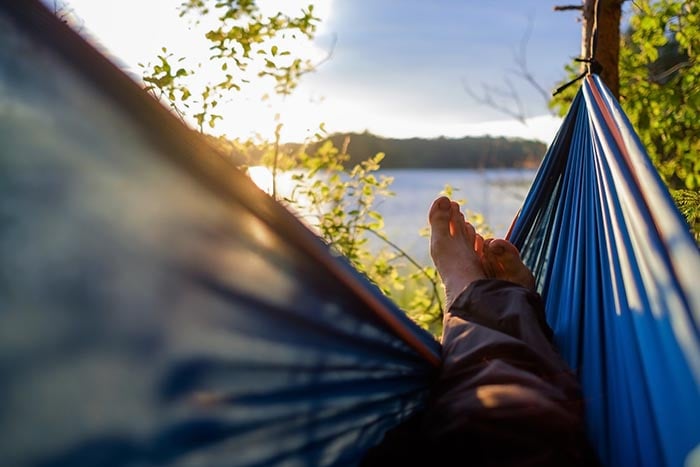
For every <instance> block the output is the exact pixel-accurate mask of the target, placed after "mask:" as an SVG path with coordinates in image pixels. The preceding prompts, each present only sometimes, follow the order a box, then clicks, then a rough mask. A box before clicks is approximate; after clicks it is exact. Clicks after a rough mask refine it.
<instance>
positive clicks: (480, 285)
mask: <svg viewBox="0 0 700 467" xmlns="http://www.w3.org/2000/svg"><path fill="white" fill-rule="evenodd" d="M429 218H430V224H431V229H432V233H431V242H430V244H431V255H432V257H433V260H434V262H435V265H436V267H437V269H438V272H439V274H440V277H441V279H442V280H443V283H444V285H445V292H446V296H447V303H448V311H447V312H446V314H445V317H444V321H443V323H444V327H443V338H442V341H443V367H442V369H441V374H440V377H439V380H438V382H437V384H436V387H435V390H434V394H433V398H432V402H431V405H430V407H429V409H428V412H427V414H426V430H427V432H428V435H429V437H430V439H431V442H432V443H435V445H436V449H437V453H439V454H438V455H439V456H441V461H442V462H445V461H446V460H447V459H451V458H453V457H456V458H458V462H461V463H465V462H466V463H472V464H474V465H577V464H578V465H581V464H586V463H590V462H591V461H592V460H593V458H592V457H591V456H590V451H589V450H588V447H587V444H586V441H585V437H584V434H583V415H582V401H581V397H580V391H579V385H578V383H577V381H576V378H575V377H574V375H573V373H572V372H571V371H570V370H569V369H568V368H567V366H566V364H565V363H564V361H563V360H562V359H561V357H560V356H559V355H558V353H557V352H556V350H555V349H554V347H553V345H552V343H551V330H550V329H549V327H548V326H547V324H546V322H545V320H544V308H543V304H542V301H541V298H540V297H539V295H538V294H537V293H536V292H535V291H534V290H533V287H534V279H533V278H532V274H531V273H530V272H529V270H528V269H527V268H526V267H525V266H524V265H523V264H522V262H521V261H520V257H519V254H518V252H517V249H515V247H513V246H512V245H511V244H509V243H508V242H506V241H505V240H487V241H484V240H483V239H479V236H478V235H477V234H476V233H475V232H474V229H473V227H471V226H470V225H469V224H467V223H465V222H464V220H463V216H462V215H461V213H459V210H458V207H456V206H455V204H453V203H451V202H450V201H449V200H448V199H447V198H439V199H438V200H436V201H435V203H433V206H432V207H431V210H430V214H429Z"/></svg>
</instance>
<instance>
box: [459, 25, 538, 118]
mask: <svg viewBox="0 0 700 467" xmlns="http://www.w3.org/2000/svg"><path fill="white" fill-rule="evenodd" d="M533 24H534V21H533V19H532V17H529V18H528V24H527V29H526V30H525V33H524V34H523V37H522V40H521V41H520V46H519V48H518V49H517V51H516V52H515V53H514V54H513V61H514V62H515V64H516V65H517V67H516V68H515V69H509V70H508V71H509V73H510V74H511V75H515V76H516V77H517V78H519V79H522V80H524V81H525V82H526V83H528V84H529V85H530V86H532V87H533V88H534V89H535V90H536V91H537V93H538V94H540V96H542V99H543V100H544V103H545V108H548V105H547V104H548V103H549V99H550V96H549V92H548V91H547V90H546V89H545V88H544V87H543V86H542V85H541V84H540V83H539V82H537V79H535V76H534V75H533V73H532V72H531V71H530V68H529V66H528V63H527V48H528V44H529V42H530V36H531V35H532V30H533ZM503 81H504V82H505V87H500V86H493V85H489V84H485V83H482V84H481V88H482V93H477V92H475V91H474V90H473V89H472V88H471V87H470V86H469V84H468V83H467V82H466V80H465V79H462V87H463V88H464V91H465V92H466V93H467V94H469V96H471V98H472V99H474V100H475V101H476V102H477V103H479V104H482V105H486V106H489V107H491V108H493V109H496V110H497V111H499V112H501V113H503V114H505V115H508V116H509V117H512V118H514V119H516V120H518V121H519V122H520V123H522V124H523V125H526V124H527V123H526V118H527V112H526V108H525V105H524V104H523V101H522V99H521V97H520V94H519V92H518V90H517V88H516V87H515V86H514V85H513V82H512V81H511V80H510V79H508V77H507V76H505V77H504V78H503Z"/></svg>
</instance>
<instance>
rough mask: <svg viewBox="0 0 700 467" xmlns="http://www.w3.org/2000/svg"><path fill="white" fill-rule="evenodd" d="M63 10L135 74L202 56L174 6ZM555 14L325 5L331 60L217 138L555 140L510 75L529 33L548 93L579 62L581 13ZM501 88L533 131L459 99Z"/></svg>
mask: <svg viewBox="0 0 700 467" xmlns="http://www.w3.org/2000/svg"><path fill="white" fill-rule="evenodd" d="M262 1H265V0H262ZM290 1H292V0H285V2H284V4H287V5H289V2H290ZM47 3H49V4H51V3H52V2H47ZM66 3H68V4H70V5H71V6H72V7H73V8H74V9H75V12H76V13H77V15H78V16H79V17H80V18H82V20H83V24H84V29H85V30H86V31H88V32H89V33H90V34H91V35H92V36H94V37H96V38H97V40H99V41H100V42H101V43H102V44H103V45H104V47H106V48H107V49H108V50H110V51H111V53H112V55H113V56H115V57H117V59H118V61H119V62H120V63H121V64H122V66H124V68H125V69H126V70H127V71H129V72H131V73H132V74H134V75H136V74H138V69H137V66H136V63H137V62H139V61H140V62H144V61H148V60H152V59H153V58H154V57H155V56H156V54H157V52H158V50H159V48H160V46H163V45H167V46H169V49H170V50H172V51H173V52H175V54H176V55H188V56H196V55H197V54H201V53H200V52H195V51H194V50H195V49H193V48H192V47H194V45H193V44H194V43H195V42H196V41H195V40H193V39H191V38H192V37H193V32H192V30H191V26H190V25H188V24H186V22H184V21H183V20H182V19H180V18H179V17H178V15H177V12H176V11H175V9H174V7H175V6H176V5H177V4H179V2H178V1H174V0H150V1H149V2H142V1H139V0H122V1H121V2H107V1H96V0H70V1H66ZM267 3H268V4H270V5H272V7H276V6H278V5H280V4H282V3H281V2H274V1H271V0H268V1H267ZM560 3H561V2H560V1H550V0H520V1H517V0H482V1H476V0H462V1H457V0H434V1H425V0H422V1H417V0H318V1H317V2H316V5H317V7H318V10H319V12H320V14H321V16H322V24H321V28H320V29H319V34H318V36H317V38H316V41H315V43H314V46H315V48H316V49H317V51H320V53H323V51H328V50H329V48H330V46H331V44H332V43H333V42H334V41H335V47H334V48H333V52H332V57H331V59H330V60H329V61H327V62H325V63H323V64H322V65H321V66H320V67H319V69H318V70H317V71H316V72H315V73H314V74H311V75H307V76H305V77H304V78H303V80H302V82H301V85H300V86H299V88H298V90H297V91H296V92H295V94H294V95H293V96H292V97H290V98H286V99H284V100H281V99H272V100H271V101H268V102H267V103H264V104H263V103H261V102H260V100H259V94H260V90H259V89H256V90H254V92H253V91H251V93H250V95H239V96H236V97H235V98H234V99H232V102H231V103H229V104H230V105H229V106H228V107H226V106H224V107H222V108H223V109H224V110H226V109H228V110H229V111H230V114H229V115H225V121H224V122H223V123H222V124H220V125H219V126H218V128H217V131H218V132H222V133H225V134H228V135H229V136H243V137H245V136H250V135H251V134H252V133H254V132H257V133H260V134H261V135H263V136H265V137H269V135H270V134H271V131H272V129H273V128H274V121H273V120H274V118H273V117H274V114H275V113H280V114H281V115H282V117H281V118H282V121H283V123H285V131H286V133H285V139H288V140H299V139H301V138H303V137H304V136H306V135H309V134H312V133H313V132H315V129H316V128H317V127H318V124H319V123H321V122H325V123H326V128H327V129H328V130H329V131H363V130H370V131H372V132H374V133H378V134H380V135H383V136H390V137H411V136H423V137H434V136H450V137H460V136H465V135H478V134H492V135H505V136H521V137H532V138H537V139H541V140H543V141H548V140H549V139H551V138H552V137H553V134H554V132H555V131H556V127H557V124H558V119H556V118H553V117H551V116H548V111H547V109H546V107H545V105H544V100H543V98H542V97H541V96H540V95H539V94H538V93H537V92H536V91H535V90H534V89H532V88H531V87H530V86H529V85H528V84H527V83H525V82H524V81H523V80H521V79H520V78H518V76H517V75H516V74H514V73H513V72H512V71H511V70H512V69H514V68H515V62H514V56H515V55H517V54H518V50H519V48H520V45H521V41H522V38H523V36H524V35H525V34H526V31H528V28H529V27H531V34H530V40H529V43H528V48H527V55H526V57H527V61H528V65H529V68H530V70H531V71H532V73H533V74H534V76H535V77H536V78H537V80H538V82H540V83H541V84H542V86H544V87H546V88H548V89H549V88H552V87H553V85H554V84H555V83H556V82H557V81H558V80H559V79H561V78H562V77H563V75H564V73H563V65H564V64H565V63H567V62H568V61H569V60H570V58H571V57H574V56H576V55H577V54H578V52H579V47H580V23H578V22H577V13H576V12H554V11H553V6H554V5H557V4H560ZM204 55H206V53H204ZM199 60H200V61H201V58H200V59H199ZM505 77H509V79H510V80H511V82H512V83H513V84H514V85H515V87H516V88H517V90H518V94H519V95H520V97H521V99H522V101H523V104H524V107H525V109H526V113H527V116H528V117H529V118H530V120H528V122H529V123H528V125H527V126H526V125H522V124H521V123H518V122H516V121H514V120H513V119H512V118H510V117H508V116H507V115H505V114H504V113H501V112H498V111H496V110H494V109H492V108H489V107H488V106H484V105H480V104H478V103H477V102H475V101H474V99H472V98H471V97H470V96H469V95H468V94H467V93H466V92H465V90H464V88H463V82H467V83H469V86H470V87H471V88H472V89H474V90H479V89H480V87H481V85H482V83H489V84H491V85H496V86H501V87H504V84H503V83H504V78H505ZM242 114H244V115H245V118H243V117H242Z"/></svg>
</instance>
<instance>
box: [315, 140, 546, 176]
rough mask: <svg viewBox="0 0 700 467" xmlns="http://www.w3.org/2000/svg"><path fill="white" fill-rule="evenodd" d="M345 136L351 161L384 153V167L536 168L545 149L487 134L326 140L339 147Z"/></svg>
mask: <svg viewBox="0 0 700 467" xmlns="http://www.w3.org/2000/svg"><path fill="white" fill-rule="evenodd" d="M347 136H349V137H350V138H351V139H352V145H353V151H352V156H351V157H352V159H351V162H353V163H358V162H359V161H361V160H364V159H366V158H368V157H371V156H373V155H374V154H376V153H378V152H384V153H386V154H387V157H386V159H385V160H384V161H383V162H382V167H384V168H404V167H410V168H423V167H425V168H460V169H464V168H484V167H489V168H495V167H498V168H501V167H505V168H511V167H538V166H539V164H540V161H541V160H542V155H543V154H544V153H545V150H546V149H547V147H546V146H545V145H544V144H543V143H540V142H538V141H529V140H523V139H519V138H503V137H496V138H494V137H491V136H481V137H469V136H467V137H464V138H444V137H441V138H432V139H424V138H410V139H394V138H382V137H379V136H376V135H373V134H371V133H367V132H365V133H351V134H335V135H331V136H330V137H329V138H328V139H330V140H331V141H333V143H334V144H335V145H336V146H339V145H340V144H342V141H343V139H344V138H345V137H347ZM319 144H321V143H319Z"/></svg>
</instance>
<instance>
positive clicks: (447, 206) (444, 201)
mask: <svg viewBox="0 0 700 467" xmlns="http://www.w3.org/2000/svg"><path fill="white" fill-rule="evenodd" d="M450 204H451V203H450V200H449V199H447V198H442V199H441V200H440V201H438V207H439V208H440V209H442V210H443V211H447V210H448V209H450Z"/></svg>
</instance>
